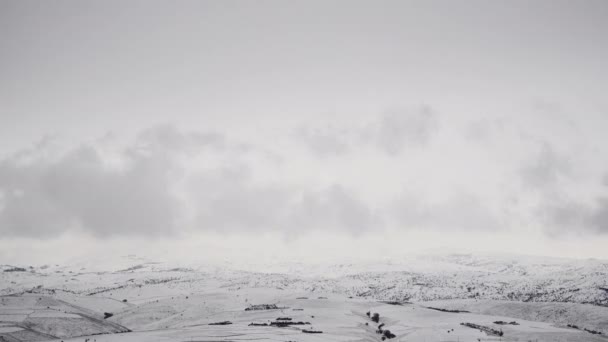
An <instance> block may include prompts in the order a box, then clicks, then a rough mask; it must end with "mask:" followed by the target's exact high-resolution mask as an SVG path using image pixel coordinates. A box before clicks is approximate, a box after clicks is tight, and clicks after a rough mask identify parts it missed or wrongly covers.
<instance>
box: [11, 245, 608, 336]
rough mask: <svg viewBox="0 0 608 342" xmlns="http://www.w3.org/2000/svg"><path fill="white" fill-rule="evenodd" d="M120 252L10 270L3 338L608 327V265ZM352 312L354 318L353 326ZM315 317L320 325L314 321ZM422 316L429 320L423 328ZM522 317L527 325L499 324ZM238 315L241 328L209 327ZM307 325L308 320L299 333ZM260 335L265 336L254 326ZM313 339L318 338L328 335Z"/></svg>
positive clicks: (578, 332) (235, 323)
mask: <svg viewBox="0 0 608 342" xmlns="http://www.w3.org/2000/svg"><path fill="white" fill-rule="evenodd" d="M114 259H117V260H114ZM114 259H112V260H101V261H90V260H89V261H86V260H83V261H79V262H75V263H73V264H69V265H43V266H30V265H2V266H1V267H2V269H1V272H0V295H2V297H1V299H2V300H1V301H0V336H2V338H3V339H4V341H34V340H46V339H54V338H62V339H64V338H68V337H71V336H86V335H97V334H112V335H104V336H106V337H107V336H116V338H117V340H122V339H124V338H127V337H125V336H139V335H137V334H138V333H133V332H129V331H131V330H132V331H139V332H141V331H149V330H158V329H178V331H182V333H184V334H186V332H185V331H186V330H188V331H190V330H189V329H195V327H198V328H196V329H203V328H202V327H204V329H205V331H207V332H208V330H209V329H213V330H214V331H222V329H223V330H226V329H233V330H234V329H237V330H239V329H242V328H243V327H247V328H246V329H245V330H248V331H249V330H255V331H258V330H260V329H261V330H263V331H264V334H269V335H268V336H273V334H275V333H280V334H283V333H284V332H285V331H290V332H293V329H296V328H295V326H288V327H287V328H286V329H288V330H280V329H278V330H277V329H276V328H273V329H274V330H268V329H269V328H266V329H262V328H260V327H259V326H255V325H254V326H253V327H254V328H251V326H250V325H249V324H250V323H256V324H258V323H259V324H262V323H268V322H271V321H272V320H273V319H275V318H276V317H274V316H283V315H289V318H291V319H293V320H294V322H296V321H300V322H302V323H303V324H304V323H307V322H308V323H311V324H313V323H314V328H315V329H320V330H325V331H326V332H327V334H328V333H329V332H331V334H333V335H332V336H333V337H332V339H334V337H336V336H338V337H340V336H341V337H340V338H338V340H341V339H342V338H347V337H348V336H351V337H353V336H358V334H363V335H365V334H366V333H365V331H366V330H365V329H367V327H368V326H369V324H370V322H368V321H366V317H365V313H366V312H367V311H369V310H372V309H374V308H377V310H378V311H382V312H384V313H385V315H386V314H387V313H390V315H392V316H391V317H390V320H388V319H387V321H385V322H384V323H385V324H387V326H388V325H389V324H388V323H391V325H392V326H393V328H392V329H391V330H392V331H393V332H398V333H399V334H397V337H398V338H399V339H401V338H404V340H405V337H408V339H407V340H408V341H409V340H412V338H413V337H416V336H417V337H416V338H419V339H420V340H424V338H427V337H432V336H436V332H437V329H440V326H441V329H443V330H446V331H448V330H449V329H456V328H457V329H458V331H460V335H459V336H461V337H464V336H469V335H468V334H470V333H472V332H475V331H476V330H474V329H471V328H470V327H467V326H466V325H464V326H461V325H460V323H467V322H469V321H470V322H469V323H471V324H473V326H477V325H479V324H481V323H484V324H485V325H483V324H482V326H488V327H490V326H492V327H494V328H491V329H494V330H496V329H501V331H502V330H504V331H505V332H507V331H511V334H512V336H520V337H521V336H526V337H530V336H535V337H536V338H539V336H540V339H539V341H540V340H542V338H548V337H549V336H552V337H555V336H558V335H560V334H570V335H568V336H572V337H573V338H575V337H576V336H579V337H580V336H582V337H581V338H582V339H580V340H581V341H582V340H589V341H591V340H592V338H593V339H596V338H599V339H603V337H602V336H604V334H606V333H608V262H605V261H598V260H567V259H552V258H533V257H507V256H505V257H496V256H471V255H447V256H418V257H408V258H404V259H399V260H397V259H391V260H383V261H378V262H369V261H367V262H352V263H335V264H325V265H311V264H308V265H304V264H296V263H288V262H284V263H283V262H280V263H277V262H274V263H266V264H259V263H258V264H255V263H250V264H247V265H243V264H241V265H237V264H229V263H225V264H222V265H217V264H216V265H200V264H199V265H196V264H189V265H174V264H169V263H165V262H160V261H153V260H147V259H145V258H140V257H136V256H126V257H120V258H114ZM104 265H112V266H104ZM253 304H276V305H277V307H278V308H279V309H276V310H252V311H245V309H246V308H248V307H250V305H253ZM397 304H398V305H397ZM281 308H282V309H281ZM275 311H279V312H280V314H279V313H277V312H275ZM310 312H314V314H313V315H310ZM344 315H346V316H347V317H351V318H352V320H351V319H347V320H346V321H343V320H344V319H345V318H344ZM312 316H314V317H316V319H317V320H316V321H315V320H313V321H314V322H312V321H311V320H312ZM321 317H323V318H322V319H320V318H321ZM425 319H426V320H425ZM416 320H421V321H420V322H418V323H416V324H414V323H413V322H414V321H416ZM513 320H518V322H519V321H521V322H519V324H518V325H517V326H502V325H500V326H496V324H495V323H494V322H496V321H505V322H509V321H513ZM226 321H229V322H230V323H232V324H226V327H223V326H221V325H216V326H209V325H208V324H209V323H217V322H226ZM524 321H529V322H543V324H545V325H542V327H543V328H542V329H541V330H542V331H541V332H543V333H546V334H545V335H543V334H540V335H534V334H532V335H530V332H529V331H527V330H526V329H527V328H526V324H527V323H525V322H524ZM315 322H316V323H315ZM440 322H443V323H440ZM446 322H448V323H449V324H448V323H446ZM365 323H368V325H365ZM372 323H373V322H372ZM412 324H414V325H412ZM445 324H448V325H447V326H444V325H445ZM488 324H489V325H488ZM530 324H532V323H530ZM535 324H539V323H535ZM351 326H352V327H351ZM211 327H213V328H211ZM307 327H308V325H306V326H302V327H297V329H298V330H297V332H299V333H301V331H300V330H302V329H304V330H306V328H307ZM338 327H351V328H349V329H350V330H348V329H347V330H348V331H342V330H340V329H343V328H340V329H338V330H335V329H337V328H338ZM573 327H576V328H573ZM321 328H322V329H321ZM184 329H186V330H184ZM196 329H195V330H196ZM353 329H354V330H353ZM361 329H362V330H361ZM427 329H430V330H427ZM488 329H490V328H488ZM518 329H519V330H518ZM555 329H557V330H555ZM560 329H562V330H560ZM585 329H587V331H585ZM359 330H361V331H359ZM239 331H240V330H239ZM488 331H490V330H488ZM125 332H128V333H126V334H119V335H115V334H116V333H125ZM373 332H374V331H373V329H372V333H373ZM430 332H433V333H430ZM591 332H595V334H594V333H591ZM600 332H601V333H602V334H599V333H600ZM248 333H253V332H252V331H249V332H247V331H245V332H243V334H244V335H247V334H248ZM450 333H451V332H450ZM176 334H177V335H176V336H178V335H179V334H178V333H176ZM256 334H257V332H256ZM429 334H430V335H429ZM433 334H435V335H433ZM220 335H221V334H220ZM313 335H314V334H311V335H310V336H307V337H306V338H307V340H308V339H313V340H314V339H315V338H318V337H313ZM374 335H375V334H372V336H373V337H374V338H380V337H381V336H374ZM541 335H542V336H541ZM179 336H182V335H179ZM183 336H185V335H183ZM298 336H299V335H298ZM328 336H329V335H324V337H323V338H322V339H319V340H327V339H328ZM450 336H452V335H450ZM483 336H486V334H484V335H483ZM543 336H544V337H543ZM508 337H509V334H505V336H504V338H505V340H508ZM148 338H150V336H147V337H145V338H144V339H148ZM361 338H362V337H361ZM442 338H443V337H442ZM477 338H481V337H477ZM577 338H578V337H577ZM291 340H296V339H291ZM297 340H299V339H297ZM573 340H576V339H573ZM112 341H114V340H112ZM129 341H130V340H129Z"/></svg>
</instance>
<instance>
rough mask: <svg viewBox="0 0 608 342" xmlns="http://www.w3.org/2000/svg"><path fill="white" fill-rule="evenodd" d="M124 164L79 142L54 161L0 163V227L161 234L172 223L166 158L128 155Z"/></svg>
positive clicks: (33, 232)
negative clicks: (114, 164) (109, 160)
mask: <svg viewBox="0 0 608 342" xmlns="http://www.w3.org/2000/svg"><path fill="white" fill-rule="evenodd" d="M128 158H129V160H128V166H127V167H126V168H123V169H118V168H112V167H110V166H108V165H106V164H105V163H104V162H103V160H102V159H101V157H100V155H99V154H98V153H97V151H96V150H95V149H94V148H93V147H90V146H81V147H79V148H77V149H75V150H72V151H70V152H68V153H67V154H65V155H64V156H63V157H61V158H60V159H58V160H54V161H48V160H35V161H33V162H25V163H22V162H21V161H19V160H15V159H6V160H3V161H2V162H1V163H0V189H1V191H2V193H3V200H2V202H3V203H2V210H0V230H1V231H2V233H3V234H6V235H26V236H36V237H51V236H55V235H57V234H59V233H61V232H63V231H65V230H68V229H71V228H81V229H84V230H86V231H88V232H90V233H92V234H95V235H112V234H137V233H141V232H146V233H162V232H166V231H167V230H170V229H171V227H172V226H173V220H174V215H175V210H176V206H175V200H174V197H173V195H172V194H171V192H170V190H169V184H168V182H169V172H170V168H171V167H172V164H171V163H170V162H168V161H167V160H166V159H165V158H157V156H154V155H153V156H145V155H140V154H130V155H128Z"/></svg>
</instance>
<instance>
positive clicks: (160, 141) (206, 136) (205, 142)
mask: <svg viewBox="0 0 608 342" xmlns="http://www.w3.org/2000/svg"><path fill="white" fill-rule="evenodd" d="M226 145H227V141H226V138H225V137H224V136H223V135H222V134H219V133H217V132H198V131H188V132H184V131H181V130H179V129H178V128H177V127H176V126H175V125H173V124H170V123H165V124H160V125H156V126H153V127H150V128H148V129H146V130H144V131H142V132H141V133H139V134H138V135H137V138H136V142H135V146H136V147H138V148H144V149H150V150H154V151H157V152H158V151H163V150H166V151H177V152H180V153H182V152H196V151H198V150H199V149H201V148H204V147H213V148H216V149H222V148H225V147H226Z"/></svg>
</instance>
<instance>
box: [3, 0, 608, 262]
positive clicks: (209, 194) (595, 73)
mask: <svg viewBox="0 0 608 342" xmlns="http://www.w3.org/2000/svg"><path fill="white" fill-rule="evenodd" d="M607 36H608V3H607V2H606V1H591V0H583V1H559V0H558V1H543V0H539V1H534V2H530V1H517V0H516V1H470V0H461V1H266V0H260V1H176V2H174V1H154V0H152V1H62V0H60V1H52V2H48V1H29V0H26V1H13V0H0V75H1V77H0V263H2V262H5V263H17V262H32V263H41V262H45V261H49V260H68V259H74V258H81V257H86V256H90V255H93V254H102V255H103V254H104V253H117V254H119V253H139V254H145V255H158V256H164V257H171V258H174V259H176V260H182V259H183V260H186V259H192V258H194V259H197V260H202V261H205V260H224V259H230V258H245V259H246V258H251V256H252V255H255V256H257V257H268V258H285V259H290V260H291V259H293V260H298V261H308V260H326V259H328V258H335V257H340V258H344V259H348V258H362V257H374V258H377V257H380V258H382V257H395V256H399V255H403V254H406V253H414V252H416V253H417V252H420V253H422V252H425V251H458V252H471V253H475V252H496V253H513V254H533V255H548V256H559V257H573V258H603V259H608V249H606V248H605V246H606V244H607V243H608V153H607V152H606V150H605V147H606V146H607V142H608V140H607V138H606V133H605V132H608V97H607V96H606V95H605V94H606V92H607V91H608V68H607V67H606V61H607V60H608V40H607V39H606V37H607Z"/></svg>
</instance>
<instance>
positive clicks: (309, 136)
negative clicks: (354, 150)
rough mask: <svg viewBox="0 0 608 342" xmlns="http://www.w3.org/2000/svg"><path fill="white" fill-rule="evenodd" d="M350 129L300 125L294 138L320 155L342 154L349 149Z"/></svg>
mask: <svg viewBox="0 0 608 342" xmlns="http://www.w3.org/2000/svg"><path fill="white" fill-rule="evenodd" d="M350 133H351V132H350V131H349V130H348V129H339V128H336V127H334V126H327V127H324V128H311V127H300V128H298V129H297V130H296V133H295V136H296V138H298V139H300V140H302V141H303V142H304V143H305V144H306V145H307V146H308V147H309V148H310V149H311V150H312V152H314V153H315V154H316V155H319V156H321V157H327V156H337V155H342V154H344V153H346V152H348V151H349V144H350V141H349V140H350V139H351V138H350V137H349V135H350Z"/></svg>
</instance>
